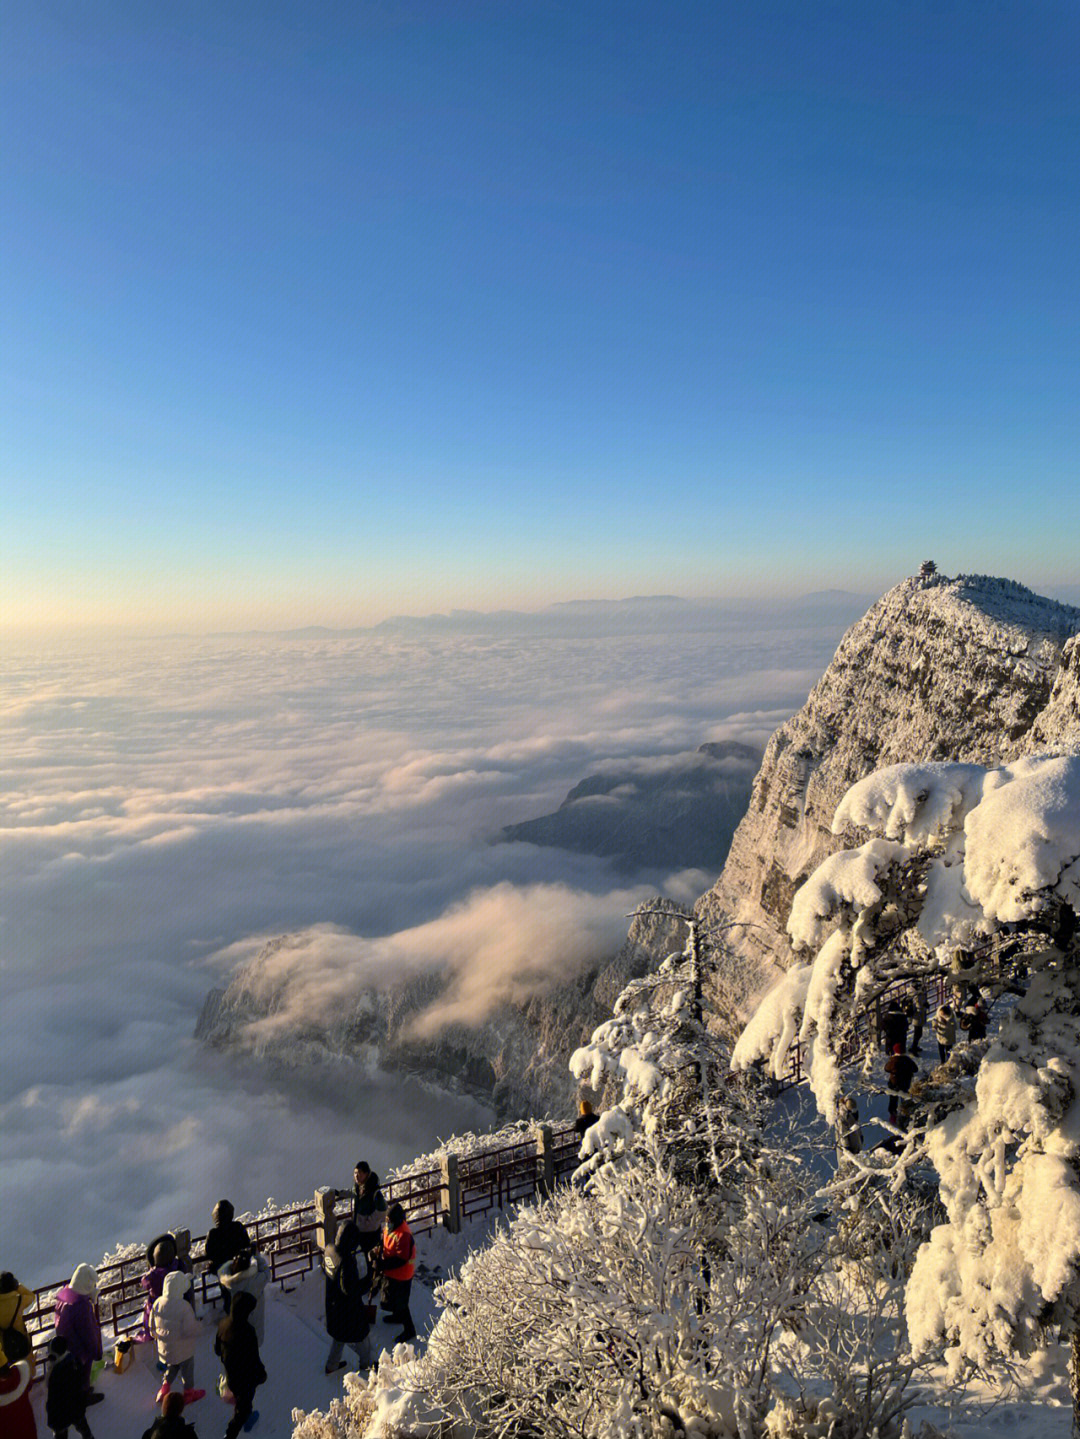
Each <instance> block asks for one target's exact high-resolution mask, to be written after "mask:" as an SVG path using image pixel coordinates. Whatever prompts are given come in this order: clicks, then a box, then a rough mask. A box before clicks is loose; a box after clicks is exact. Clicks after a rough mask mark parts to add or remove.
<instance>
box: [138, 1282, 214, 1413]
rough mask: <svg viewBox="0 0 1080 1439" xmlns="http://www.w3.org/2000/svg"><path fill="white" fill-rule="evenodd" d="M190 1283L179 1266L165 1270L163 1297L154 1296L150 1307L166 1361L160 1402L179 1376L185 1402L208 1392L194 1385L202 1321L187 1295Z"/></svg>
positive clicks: (162, 1358) (160, 1353)
mask: <svg viewBox="0 0 1080 1439" xmlns="http://www.w3.org/2000/svg"><path fill="white" fill-rule="evenodd" d="M190 1286H191V1275H190V1274H184V1273H182V1272H180V1271H179V1270H178V1271H176V1272H175V1273H173V1274H166V1276H165V1287H164V1288H163V1289H162V1291H161V1298H160V1299H155V1300H154V1303H153V1305H152V1306H151V1309H150V1333H151V1335H152V1337H153V1340H154V1343H155V1344H156V1345H157V1356H158V1360H159V1361H160V1362H161V1363H162V1364H164V1365H165V1378H164V1380H163V1382H162V1385H161V1388H160V1389H159V1390H158V1396H157V1402H158V1403H159V1404H160V1403H161V1401H162V1400H163V1399H164V1397H165V1395H166V1394H168V1393H170V1391H171V1390H172V1386H173V1381H174V1380H176V1379H181V1380H182V1381H183V1385H184V1403H185V1404H194V1403H195V1401H196V1400H197V1399H201V1398H202V1397H203V1395H204V1394H205V1393H206V1390H205V1389H196V1388H195V1344H196V1341H197V1340H198V1338H199V1335H200V1334H201V1333H202V1325H201V1324H200V1323H199V1321H198V1320H197V1319H196V1318H195V1315H194V1313H193V1311H192V1308H191V1305H190V1304H189V1303H188V1302H187V1300H186V1299H185V1297H184V1296H185V1295H186V1294H187V1292H188V1289H189V1288H190Z"/></svg>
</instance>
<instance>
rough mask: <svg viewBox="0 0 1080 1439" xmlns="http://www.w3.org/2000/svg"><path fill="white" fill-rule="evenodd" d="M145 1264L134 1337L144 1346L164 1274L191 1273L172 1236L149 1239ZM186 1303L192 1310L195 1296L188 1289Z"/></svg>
mask: <svg viewBox="0 0 1080 1439" xmlns="http://www.w3.org/2000/svg"><path fill="white" fill-rule="evenodd" d="M146 1263H147V1266H148V1267H147V1271H146V1273H145V1274H144V1275H143V1276H142V1278H141V1279H140V1280H139V1286H140V1288H142V1289H145V1290H146V1303H145V1304H144V1305H143V1322H142V1329H141V1330H140V1331H139V1333H138V1335H137V1336H136V1338H137V1341H138V1343H140V1344H145V1343H147V1342H148V1341H149V1339H150V1310H151V1308H152V1306H153V1303H154V1300H155V1299H160V1298H161V1291H162V1289H163V1287H164V1285H165V1276H166V1274H190V1273H191V1266H190V1265H189V1264H186V1263H185V1262H184V1260H182V1259H181V1258H180V1251H179V1250H178V1249H177V1247H176V1237H175V1235H172V1234H159V1235H158V1237H157V1238H156V1239H151V1241H150V1243H149V1244H148V1245H147V1246H146ZM188 1303H189V1304H190V1305H191V1306H192V1308H194V1306H195V1296H194V1294H192V1292H191V1290H190V1289H189V1290H188Z"/></svg>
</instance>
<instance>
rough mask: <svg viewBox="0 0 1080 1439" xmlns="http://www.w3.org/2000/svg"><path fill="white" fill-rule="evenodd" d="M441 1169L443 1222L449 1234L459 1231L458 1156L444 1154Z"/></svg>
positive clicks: (459, 1190) (459, 1185)
mask: <svg viewBox="0 0 1080 1439" xmlns="http://www.w3.org/2000/svg"><path fill="white" fill-rule="evenodd" d="M440 1167H441V1169H442V1211H443V1224H444V1226H445V1227H446V1229H447V1230H448V1231H449V1232H450V1233H451V1234H460V1233H461V1180H460V1179H459V1178H458V1157H457V1155H456V1154H444V1155H443V1156H442V1159H441V1160H440Z"/></svg>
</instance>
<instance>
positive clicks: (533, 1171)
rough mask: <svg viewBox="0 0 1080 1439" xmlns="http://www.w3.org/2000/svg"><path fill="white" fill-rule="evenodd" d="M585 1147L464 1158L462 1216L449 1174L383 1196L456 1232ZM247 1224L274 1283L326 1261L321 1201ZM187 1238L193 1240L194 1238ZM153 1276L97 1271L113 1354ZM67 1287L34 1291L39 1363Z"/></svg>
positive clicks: (343, 1202)
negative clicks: (449, 1201)
mask: <svg viewBox="0 0 1080 1439" xmlns="http://www.w3.org/2000/svg"><path fill="white" fill-rule="evenodd" d="M580 1144H581V1140H580V1136H579V1135H578V1134H577V1132H576V1131H575V1130H574V1129H573V1128H567V1129H562V1130H557V1131H554V1132H552V1131H550V1130H548V1129H546V1127H545V1131H544V1134H543V1138H542V1141H539V1142H538V1140H537V1139H536V1138H532V1137H530V1138H527V1139H523V1140H521V1142H520V1143H515V1144H504V1145H500V1146H498V1147H496V1148H493V1149H487V1150H483V1151H481V1152H479V1153H475V1154H470V1155H468V1156H465V1157H463V1158H461V1159H460V1160H459V1161H458V1166H457V1168H458V1179H459V1184H460V1199H459V1212H458V1214H457V1215H455V1216H451V1215H448V1214H447V1212H446V1208H445V1201H446V1186H445V1175H444V1172H443V1170H441V1169H429V1170H423V1171H419V1172H415V1173H411V1174H406V1175H403V1176H402V1177H400V1178H398V1179H391V1180H388V1181H387V1182H386V1183H385V1184H383V1185H382V1191H383V1194H384V1195H385V1196H386V1201H387V1203H388V1204H392V1203H395V1202H396V1203H398V1204H400V1205H401V1206H402V1208H403V1209H404V1210H405V1213H406V1215H407V1216H408V1221H409V1228H410V1229H411V1230H412V1232H413V1233H414V1234H417V1235H422V1234H427V1233H430V1231H431V1230H433V1229H435V1228H436V1227H437V1226H439V1225H442V1224H445V1223H447V1222H449V1223H450V1226H451V1227H453V1228H456V1227H458V1225H459V1224H460V1221H461V1219H463V1218H473V1217H474V1216H476V1215H479V1214H485V1213H487V1212H488V1211H489V1210H491V1209H496V1208H505V1207H506V1206H508V1205H511V1204H517V1203H519V1202H521V1201H522V1200H525V1199H531V1198H532V1197H533V1196H534V1195H535V1194H536V1193H537V1192H538V1190H541V1189H543V1187H544V1186H545V1184H547V1183H548V1182H549V1181H550V1182H558V1181H559V1180H561V1179H564V1178H565V1177H566V1176H567V1175H568V1174H569V1172H570V1171H571V1170H572V1169H573V1168H574V1166H575V1164H576V1162H577V1153H578V1149H579V1148H580ZM333 1212H334V1214H335V1215H336V1216H337V1217H338V1218H346V1217H347V1216H348V1215H349V1214H351V1212H352V1200H351V1192H350V1194H348V1195H344V1194H343V1195H341V1196H339V1197H338V1198H337V1199H336V1200H335V1201H334V1203H333ZM244 1223H245V1227H246V1228H247V1231H248V1234H249V1235H250V1236H251V1241H252V1244H253V1246H254V1248H256V1249H257V1250H258V1251H259V1253H260V1254H262V1255H263V1256H264V1257H265V1258H266V1260H267V1261H268V1263H269V1265H270V1282H271V1283H274V1284H278V1285H280V1286H281V1287H282V1288H283V1289H288V1288H289V1287H290V1281H295V1280H297V1279H299V1278H300V1277H301V1276H303V1275H304V1274H307V1273H309V1272H310V1271H311V1270H312V1269H313V1268H314V1267H315V1265H316V1264H317V1263H318V1256H319V1252H320V1251H319V1246H318V1243H317V1240H316V1231H317V1229H318V1228H319V1227H320V1215H319V1214H318V1212H317V1210H316V1205H315V1201H314V1199H313V1200H312V1201H311V1202H310V1203H308V1204H299V1205H295V1206H293V1207H291V1208H289V1209H280V1210H275V1211H273V1212H272V1213H270V1214H262V1215H260V1216H259V1217H258V1218H253V1219H248V1220H245V1221H244ZM183 1238H184V1239H186V1235H185V1236H183ZM205 1243H206V1236H205V1235H204V1234H203V1235H199V1236H197V1237H195V1238H193V1239H191V1240H190V1245H189V1258H190V1260H191V1262H192V1264H193V1266H194V1270H195V1274H194V1279H193V1285H194V1290H195V1296H196V1298H197V1299H200V1300H201V1301H202V1303H203V1304H204V1305H206V1304H211V1303H213V1301H214V1300H215V1299H217V1297H218V1296H219V1294H220V1292H221V1290H220V1286H219V1284H218V1280H217V1276H216V1275H215V1274H212V1273H211V1272H210V1270H209V1269H208V1268H207V1266H206V1262H205V1257H204V1247H205ZM146 1272H147V1265H146V1256H145V1254H143V1253H140V1254H137V1255H133V1256H132V1257H131V1258H130V1259H121V1260H118V1261H116V1262H115V1263H113V1264H104V1265H102V1266H101V1267H100V1268H99V1269H98V1271H97V1274H98V1300H97V1314H98V1319H99V1321H100V1323H101V1331H102V1343H103V1346H104V1347H105V1351H106V1353H108V1352H109V1347H110V1346H111V1345H115V1342H116V1340H117V1339H121V1338H124V1337H125V1336H126V1337H131V1336H133V1335H134V1334H135V1332H136V1331H137V1330H138V1329H140V1328H141V1325H142V1315H143V1307H144V1305H145V1302H146V1291H145V1290H144V1289H143V1288H142V1287H141V1285H140V1282H139V1281H140V1280H141V1278H142V1276H143V1275H144V1274H145V1273H146ZM66 1282H67V1281H66V1280H60V1281H59V1282H57V1283H52V1284H43V1285H41V1286H39V1287H38V1288H37V1289H35V1290H34V1302H33V1304H32V1305H31V1306H30V1307H29V1309H27V1310H26V1311H25V1319H26V1329H27V1333H28V1334H29V1336H30V1339H31V1342H32V1343H33V1346H34V1353H35V1356H37V1357H38V1358H41V1357H42V1355H43V1354H44V1351H45V1350H46V1348H47V1346H48V1343H49V1340H50V1339H51V1337H52V1333H53V1311H54V1309H55V1307H56V1295H57V1292H58V1291H59V1290H60V1289H62V1288H63V1287H64V1285H65V1284H66Z"/></svg>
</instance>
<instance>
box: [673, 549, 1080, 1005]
mask: <svg viewBox="0 0 1080 1439" xmlns="http://www.w3.org/2000/svg"><path fill="white" fill-rule="evenodd" d="M1077 739H1080V610H1077V609H1074V608H1072V607H1071V606H1068V605H1062V604H1059V603H1057V602H1056V601H1054V600H1049V599H1044V598H1042V597H1041V596H1039V595H1036V594H1033V593H1032V592H1031V591H1030V590H1028V589H1025V588H1024V586H1022V585H1018V584H1015V583H1013V582H1012V581H1010V580H1001V579H991V578H987V577H985V576H970V575H969V576H960V577H958V578H956V579H949V578H947V577H945V576H942V575H934V576H931V577H928V578H922V577H916V578H913V579H907V580H904V581H903V582H902V583H901V584H899V585H897V586H896V587H895V589H892V590H890V591H889V593H888V594H886V595H885V596H884V597H883V598H882V599H881V600H879V601H878V603H877V604H876V605H874V606H873V607H872V608H871V609H870V611H869V612H868V613H867V614H866V615H865V616H864V618H863V619H861V620H860V621H858V623H857V624H855V625H853V626H852V628H851V629H850V630H849V631H848V632H847V634H846V635H845V636H844V638H843V640H842V641H841V643H840V647H839V649H838V650H837V652H836V655H835V657H834V659H833V660H832V663H831V664H830V665H829V667H828V669H827V670H826V671H825V673H824V675H823V676H822V678H821V679H820V681H819V682H818V684H817V685H815V687H814V689H813V690H812V692H811V694H810V696H809V698H808V699H807V702H806V704H805V705H804V706H803V708H802V709H801V710H800V711H799V713H798V714H796V715H794V716H793V717H792V718H791V719H790V720H788V721H787V722H786V723H785V724H783V725H781V727H780V728H779V729H778V730H777V731H776V733H775V734H774V735H773V737H772V739H771V740H770V741H769V745H768V748H767V749H766V752H765V759H764V761H763V763H762V766H761V770H760V771H759V773H758V776H757V779H756V780H755V781H754V789H753V795H752V797H751V801H750V807H749V809H748V811H747V814H746V817H745V818H744V819H743V821H742V823H741V824H740V825H739V828H738V829H737V830H736V832H735V837H734V839H733V841H732V845H731V850H730V853H729V855H728V859H727V862H726V864H725V865H724V870H723V873H722V874H721V876H720V878H719V880H718V881H717V883H716V885H715V886H714V887H713V889H711V890H710V891H709V892H708V893H707V894H706V895H704V896H703V897H702V899H701V900H700V901H699V903H698V911H699V913H700V914H701V916H702V917H703V919H704V920H705V921H706V923H708V922H709V921H717V920H719V918H720V917H721V916H722V915H729V916H735V917H736V918H738V919H739V920H741V921H745V922H746V924H747V927H746V928H744V929H740V930H736V931H734V932H733V933H731V934H729V936H728V942H729V943H730V944H731V945H732V947H733V949H734V950H735V952H736V956H737V965H741V968H742V971H743V972H742V973H741V975H740V979H739V988H741V989H742V990H745V991H746V995H747V998H746V1004H745V1009H746V1012H747V1013H749V1012H752V1010H753V1007H754V1003H755V1002H756V999H757V997H758V995H760V993H761V992H763V991H764V990H765V989H767V988H768V987H769V985H770V984H771V983H772V982H773V981H774V980H775V978H776V972H775V968H774V967H773V965H774V961H779V962H780V963H781V964H783V965H784V966H785V967H786V965H788V964H789V963H790V962H791V958H792V950H791V944H790V939H789V936H788V933H787V924H788V918H789V915H790V912H791V905H792V901H793V899H794V895H795V892H796V891H797V890H798V889H799V887H800V885H801V884H802V883H803V882H804V881H805V880H806V879H807V877H808V876H809V875H810V874H811V873H812V872H813V871H814V870H815V869H816V868H817V866H818V865H819V864H820V863H821V861H822V860H823V859H825V858H826V856H827V855H829V854H831V853H833V852H835V851H836V850H838V849H840V848H842V847H844V839H843V835H842V834H837V833H834V831H833V816H834V814H835V813H836V810H837V806H838V805H839V803H840V800H841V799H842V798H843V796H844V795H845V794H846V793H847V791H848V790H850V789H851V787H852V786H853V785H855V784H856V782H857V781H858V780H860V779H862V778H863V777H864V776H866V775H868V774H870V773H871V772H873V771H874V770H878V769H881V768H882V767H884V766H889V765H900V764H904V763H912V762H914V763H919V764H923V763H925V762H927V761H934V760H961V761H970V762H973V763H975V764H977V765H999V764H1002V763H1004V762H1007V761H1009V760H1012V759H1015V758H1017V757H1019V756H1021V755H1024V754H1030V753H1033V752H1035V751H1039V750H1045V749H1046V748H1048V747H1051V746H1054V745H1060V744H1069V743H1073V744H1075V742H1076V741H1077ZM954 778H955V775H954ZM878 798H879V801H881V797H880V796H879V797H878ZM903 799H904V796H903V793H902V789H901V790H898V793H897V795H896V796H894V803H895V802H896V801H899V802H900V809H899V810H897V812H896V816H895V823H894V824H893V825H892V827H890V828H886V829H885V832H886V834H888V835H889V836H890V837H895V838H896V839H903V838H904V837H905V831H904V825H903V822H902V809H903ZM882 802H883V801H882ZM962 802H963V796H962V795H960V794H957V796H956V797H955V803H957V804H962ZM943 803H944V800H943ZM853 818H855V817H854V816H853ZM927 818H928V819H930V820H932V819H933V816H928V817H927ZM862 822H863V823H866V822H867V817H863V819H862ZM880 827H881V828H884V826H880ZM943 902H944V900H943ZM755 967H756V979H757V984H756V986H755V983H754V980H755Z"/></svg>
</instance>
